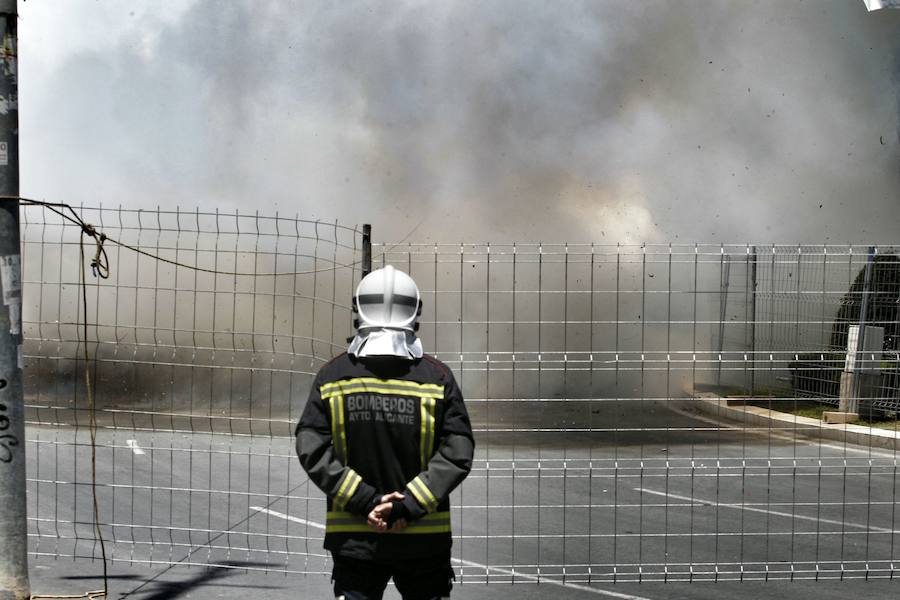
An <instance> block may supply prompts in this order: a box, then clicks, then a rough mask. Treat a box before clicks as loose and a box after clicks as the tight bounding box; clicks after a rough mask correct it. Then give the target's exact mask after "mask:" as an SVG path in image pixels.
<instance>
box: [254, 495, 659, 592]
mask: <svg viewBox="0 0 900 600" xmlns="http://www.w3.org/2000/svg"><path fill="white" fill-rule="evenodd" d="M250 510H255V511H257V512H261V513H266V514H268V515H272V516H273V517H278V518H280V519H285V520H286V521H292V522H294V523H302V524H303V525H308V526H310V527H315V528H316V529H321V530H323V531H324V530H325V526H324V525H322V524H321V523H316V522H314V521H307V520H306V519H301V518H299V517H292V516H291V515H286V514H284V513H281V512H278V511H274V510H270V509H268V508H263V507H261V506H251V507H250ZM451 560H452V561H453V562H454V563H456V564H458V565H462V566H464V567H475V568H477V569H484V572H485V573H488V572H491V571H493V572H495V573H500V574H503V575H511V576H513V577H521V578H522V579H525V580H528V581H534V582H535V583H547V584H550V585H557V586H560V587H564V588H569V589H573V590H580V591H582V592H589V593H591V594H598V595H600V596H606V597H608V598H618V599H619V600H651V599H650V598H647V597H645V596H634V595H632V594H623V593H621V592H612V591H609V590H601V589H599V588H593V587H590V586H587V585H579V584H577V583H569V582H567V581H560V580H559V579H553V578H548V577H538V576H536V575H528V574H525V573H519V572H518V571H515V570H513V569H503V568H501V567H491V566H489V565H483V564H481V563H477V562H472V561H470V560H463V559H461V558H453V559H451Z"/></svg>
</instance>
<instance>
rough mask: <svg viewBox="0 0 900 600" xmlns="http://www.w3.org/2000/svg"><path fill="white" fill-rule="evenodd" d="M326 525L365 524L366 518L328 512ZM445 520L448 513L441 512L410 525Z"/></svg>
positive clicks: (448, 517)
mask: <svg viewBox="0 0 900 600" xmlns="http://www.w3.org/2000/svg"><path fill="white" fill-rule="evenodd" d="M325 519H326V521H325V522H326V523H328V522H329V521H331V522H341V521H352V522H356V521H359V522H361V523H365V522H366V517H364V516H362V515H358V514H356V513H352V512H347V511H343V510H329V511H328V512H326V513H325ZM442 519H444V520H446V521H447V522H450V511H448V510H442V511H441V512H434V513H430V514H427V515H425V516H423V517H422V518H421V519H416V520H415V521H413V522H412V523H411V525H417V524H419V523H432V522H434V521H440V520H442Z"/></svg>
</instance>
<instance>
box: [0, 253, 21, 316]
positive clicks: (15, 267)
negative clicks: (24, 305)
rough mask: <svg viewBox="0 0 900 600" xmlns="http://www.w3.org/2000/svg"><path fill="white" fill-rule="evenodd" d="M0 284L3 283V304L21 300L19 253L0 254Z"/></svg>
mask: <svg viewBox="0 0 900 600" xmlns="http://www.w3.org/2000/svg"><path fill="white" fill-rule="evenodd" d="M0 284H2V285H3V304H7V305H8V304H10V303H13V302H15V303H21V302H22V257H21V256H20V255H18V254H10V255H8V256H0Z"/></svg>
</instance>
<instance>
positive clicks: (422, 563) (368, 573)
mask: <svg viewBox="0 0 900 600" xmlns="http://www.w3.org/2000/svg"><path fill="white" fill-rule="evenodd" d="M331 557H332V559H333V560H334V569H333V570H332V572H331V579H332V580H333V581H334V596H335V598H342V599H343V600H381V597H382V595H383V594H384V589H385V588H386V587H387V584H388V581H390V579H391V578H393V579H394V585H396V586H397V591H398V592H400V595H401V596H402V597H403V600H439V599H441V598H449V597H450V590H451V588H452V587H453V580H454V579H455V578H456V577H455V575H454V574H453V569H452V568H451V567H450V557H449V556H438V557H429V558H420V559H416V560H406V561H400V562H397V563H393V562H391V563H387V562H378V561H368V560H357V559H353V558H344V557H341V556H338V555H336V554H332V556H331Z"/></svg>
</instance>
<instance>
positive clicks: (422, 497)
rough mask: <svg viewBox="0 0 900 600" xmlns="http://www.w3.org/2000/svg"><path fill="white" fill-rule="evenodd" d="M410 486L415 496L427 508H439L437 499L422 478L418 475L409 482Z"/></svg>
mask: <svg viewBox="0 0 900 600" xmlns="http://www.w3.org/2000/svg"><path fill="white" fill-rule="evenodd" d="M408 487H409V489H410V490H411V491H412V493H413V496H415V497H416V500H418V501H419V503H420V504H421V505H422V506H424V507H425V510H427V511H428V512H434V511H435V510H436V509H437V499H436V498H435V497H434V494H432V493H431V490H429V489H428V486H426V485H425V483H424V482H423V481H422V480H421V479H419V478H418V477H416V478H415V479H413V480H412V481H410V482H409V484H408Z"/></svg>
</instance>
